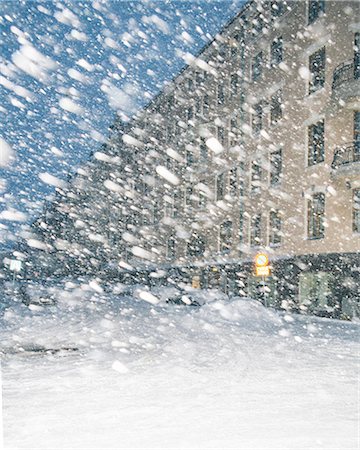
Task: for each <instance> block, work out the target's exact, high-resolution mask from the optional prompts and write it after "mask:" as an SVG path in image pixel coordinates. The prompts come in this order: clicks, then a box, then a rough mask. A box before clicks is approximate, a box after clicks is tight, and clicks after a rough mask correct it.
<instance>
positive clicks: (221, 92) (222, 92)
mask: <svg viewBox="0 0 360 450" xmlns="http://www.w3.org/2000/svg"><path fill="white" fill-rule="evenodd" d="M217 94H218V95H217V99H218V103H219V105H221V104H223V103H224V102H225V86H224V84H223V83H219V84H218V91H217Z"/></svg>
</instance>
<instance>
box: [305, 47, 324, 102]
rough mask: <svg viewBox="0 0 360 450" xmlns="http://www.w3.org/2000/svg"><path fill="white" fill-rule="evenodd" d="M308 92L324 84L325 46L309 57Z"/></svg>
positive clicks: (314, 90) (316, 89)
mask: <svg viewBox="0 0 360 450" xmlns="http://www.w3.org/2000/svg"><path fill="white" fill-rule="evenodd" d="M309 70H310V81H309V93H310V94H311V93H313V92H316V91H318V90H319V89H321V88H322V87H323V86H324V84H325V47H323V48H321V49H320V50H318V51H317V52H315V53H313V54H312V55H311V56H310V57H309Z"/></svg>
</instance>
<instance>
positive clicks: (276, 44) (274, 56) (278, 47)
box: [270, 36, 283, 67]
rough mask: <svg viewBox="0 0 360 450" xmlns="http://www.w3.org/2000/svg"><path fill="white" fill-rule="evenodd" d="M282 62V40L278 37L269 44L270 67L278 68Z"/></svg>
mask: <svg viewBox="0 0 360 450" xmlns="http://www.w3.org/2000/svg"><path fill="white" fill-rule="evenodd" d="M282 60H283V39H282V37H281V36H280V37H278V38H277V39H275V40H274V41H273V42H272V43H271V49H270V64H271V67H276V66H278V65H279V64H280V63H281V62H282Z"/></svg>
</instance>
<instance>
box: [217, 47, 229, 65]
mask: <svg viewBox="0 0 360 450" xmlns="http://www.w3.org/2000/svg"><path fill="white" fill-rule="evenodd" d="M226 56H227V45H226V44H223V45H221V46H220V48H219V54H218V61H219V62H221V63H223V62H225V60H226Z"/></svg>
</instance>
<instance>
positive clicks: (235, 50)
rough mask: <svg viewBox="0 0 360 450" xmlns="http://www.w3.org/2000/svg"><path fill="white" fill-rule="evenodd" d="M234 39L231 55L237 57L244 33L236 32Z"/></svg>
mask: <svg viewBox="0 0 360 450" xmlns="http://www.w3.org/2000/svg"><path fill="white" fill-rule="evenodd" d="M232 41H233V42H232V44H231V56H232V57H235V56H236V55H237V53H238V48H239V45H240V44H241V41H242V34H241V33H240V32H239V33H236V34H235V35H234V36H233V39H232Z"/></svg>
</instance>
